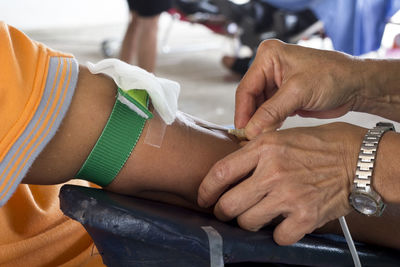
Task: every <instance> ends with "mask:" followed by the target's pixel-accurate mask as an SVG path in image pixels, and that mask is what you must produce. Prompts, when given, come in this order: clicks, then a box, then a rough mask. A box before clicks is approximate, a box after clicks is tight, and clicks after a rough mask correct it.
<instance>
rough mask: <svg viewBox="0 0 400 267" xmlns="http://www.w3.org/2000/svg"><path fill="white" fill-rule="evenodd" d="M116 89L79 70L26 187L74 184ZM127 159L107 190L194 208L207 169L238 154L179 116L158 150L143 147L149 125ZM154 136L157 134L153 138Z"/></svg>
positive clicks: (218, 136) (231, 144)
mask: <svg viewBox="0 0 400 267" xmlns="http://www.w3.org/2000/svg"><path fill="white" fill-rule="evenodd" d="M115 95H116V85H115V84H114V82H113V81H112V80H111V79H109V78H107V77H105V76H103V75H92V74H90V73H89V72H88V70H87V69H86V68H85V67H81V68H80V74H79V81H78V84H77V88H76V93H75V95H74V98H73V100H72V104H71V107H70V109H69V111H68V113H67V115H66V117H65V118H64V120H63V123H62V125H61V127H60V129H59V131H58V132H57V134H56V135H55V137H54V138H53V139H52V141H51V142H50V143H49V145H48V146H47V147H46V148H45V150H44V151H43V152H42V153H41V155H40V156H39V157H38V159H37V160H36V161H35V163H34V165H33V166H32V168H31V170H30V171H29V173H28V175H27V176H26V178H25V179H24V182H25V183H33V184H55V183H61V182H66V181H68V180H69V179H71V178H73V177H74V175H75V174H76V173H77V172H78V170H79V169H80V167H81V166H82V164H83V162H84V161H85V159H86V158H87V156H88V155H89V153H90V151H91V149H92V148H93V146H94V144H95V143H96V141H97V139H98V137H99V136H100V134H101V131H102V130H103V128H104V126H105V124H106V122H107V119H108V117H109V115H110V113H111V110H112V107H113V105H114V102H115ZM152 123H157V122H156V121H155V119H152V120H150V121H148V122H147V123H146V126H145V129H144V131H143V133H142V135H141V138H140V140H139V142H138V143H137V145H136V147H135V148H134V150H133V152H132V154H131V156H130V157H129V159H128V160H127V162H126V164H125V165H124V167H123V168H122V170H121V172H120V173H119V174H118V175H117V177H116V179H115V180H114V181H113V182H112V183H111V184H110V185H109V186H108V187H107V188H106V189H108V190H111V191H114V192H118V193H122V194H128V195H136V196H143V197H147V198H152V199H158V200H163V201H165V202H169V203H173V204H180V205H185V206H187V205H191V207H194V203H196V201H195V200H196V197H197V188H198V185H199V183H200V181H201V180H202V178H203V177H204V176H205V174H206V173H207V172H208V170H209V169H210V168H211V166H212V164H213V163H214V162H216V161H217V160H219V159H220V158H222V157H224V156H225V155H227V154H228V153H230V152H232V151H234V150H235V149H237V148H238V144H237V142H236V141H235V140H232V139H231V138H229V137H227V136H226V135H225V134H223V133H221V132H213V131H210V130H206V129H204V128H202V127H199V126H197V125H196V124H195V123H194V122H193V120H190V119H188V118H186V117H185V115H184V114H183V113H180V115H179V116H178V118H177V119H176V121H175V122H174V123H173V124H172V125H170V126H167V127H166V131H165V135H164V139H163V142H162V144H161V147H160V148H156V147H154V146H151V145H148V144H145V143H144V139H145V136H146V134H147V130H148V128H149V124H152ZM152 134H157V133H152Z"/></svg>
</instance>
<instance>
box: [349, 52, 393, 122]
mask: <svg viewBox="0 0 400 267" xmlns="http://www.w3.org/2000/svg"><path fill="white" fill-rule="evenodd" d="M357 61H358V62H357V65H356V68H357V69H359V78H358V80H359V82H358V84H359V86H358V89H357V96H356V104H355V105H354V106H353V110H354V111H360V112H366V113H370V114H375V115H379V116H382V117H385V118H389V119H392V120H396V121H399V120H400V115H399V114H400V113H399V112H400V92H399V90H398V84H399V82H400V79H399V75H400V71H399V66H400V65H399V64H400V61H396V60H376V59H363V60H357Z"/></svg>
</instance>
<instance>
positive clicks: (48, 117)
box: [0, 22, 78, 206]
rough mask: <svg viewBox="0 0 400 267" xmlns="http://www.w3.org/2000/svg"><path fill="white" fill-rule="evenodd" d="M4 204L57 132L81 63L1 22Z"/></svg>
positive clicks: (0, 179) (0, 200)
mask: <svg viewBox="0 0 400 267" xmlns="http://www.w3.org/2000/svg"><path fill="white" fill-rule="evenodd" d="M0 59H1V62H0V125H1V127H0V206H2V205H4V204H5V203H6V202H7V200H8V199H9V198H10V197H11V195H12V194H13V192H14V191H15V190H16V188H17V186H18V184H19V183H20V182H21V180H22V179H23V177H24V176H25V174H26V173H27V171H28V170H29V168H30V166H31V165H32V163H33V161H34V160H35V158H36V157H37V156H38V155H39V154H40V152H41V151H42V150H43V148H44V147H45V146H46V144H47V143H48V142H49V141H50V140H51V138H52V137H53V136H54V134H55V133H56V131H57V129H58V127H59V125H60V123H61V121H62V119H63V117H64V115H65V114H66V112H67V110H68V107H69V105H70V102H71V99H72V96H73V93H74V89H75V86H76V82H77V79H78V63H77V61H76V59H74V58H73V57H72V56H71V55H69V54H64V53H60V52H56V51H53V50H51V49H49V48H48V47H46V46H44V45H43V44H40V43H37V42H35V41H33V40H31V39H30V38H28V37H27V36H26V35H25V34H24V33H22V32H21V31H19V30H17V29H15V28H13V27H11V26H8V25H7V24H5V23H3V22H0Z"/></svg>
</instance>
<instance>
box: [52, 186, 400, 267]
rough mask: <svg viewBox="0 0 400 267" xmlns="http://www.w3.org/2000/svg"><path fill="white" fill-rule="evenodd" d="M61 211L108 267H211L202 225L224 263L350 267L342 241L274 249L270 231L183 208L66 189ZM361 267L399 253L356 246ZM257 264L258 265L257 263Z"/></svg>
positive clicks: (399, 257) (311, 238) (306, 241)
mask: <svg viewBox="0 0 400 267" xmlns="http://www.w3.org/2000/svg"><path fill="white" fill-rule="evenodd" d="M60 205H61V210H62V211H63V212H64V214H65V215H67V216H69V217H71V218H72V219H75V220H77V221H79V222H80V223H82V224H83V226H84V227H85V228H86V230H87V231H88V232H89V234H90V235H91V237H92V238H93V240H94V242H95V244H96V246H97V248H98V250H99V251H100V253H101V254H102V257H103V261H104V263H105V264H106V265H108V266H146V267H148V266H163V267H164V266H184V267H187V266H209V265H210V251H209V240H208V237H207V234H206V232H205V231H204V230H203V229H202V228H201V227H202V226H211V227H213V228H214V229H215V230H217V231H218V233H219V234H220V235H221V236H222V239H223V258H224V262H225V265H227V266H229V264H232V263H244V262H246V266H251V264H249V263H254V264H256V263H277V264H289V265H291V264H293V265H306V266H353V261H352V258H351V255H350V252H349V251H348V248H347V244H346V242H345V241H344V239H343V238H341V237H339V236H332V235H318V236H317V235H307V236H306V237H304V238H303V239H302V240H301V241H299V242H298V243H296V244H294V245H292V246H285V247H283V246H278V245H277V244H276V243H275V242H274V241H273V239H272V230H271V229H270V228H265V229H262V230H261V231H259V232H248V231H245V230H243V229H241V228H239V227H238V226H236V225H233V224H227V223H223V222H220V221H218V220H216V219H215V217H213V216H212V215H209V214H203V213H198V212H195V211H192V210H188V209H185V208H181V207H176V206H172V205H168V204H163V203H159V202H154V201H149V200H143V199H139V198H134V197H128V196H123V195H118V194H114V193H110V192H107V191H104V190H100V189H94V188H86V187H81V186H73V185H65V186H63V187H62V188H61V191H60ZM357 249H358V251H359V254H360V260H361V263H362V264H363V266H399V264H400V253H399V252H398V251H396V250H391V249H387V248H382V247H374V246H369V245H368V246H367V245H365V244H357ZM257 266H259V265H257Z"/></svg>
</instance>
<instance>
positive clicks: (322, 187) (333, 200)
mask: <svg viewBox="0 0 400 267" xmlns="http://www.w3.org/2000/svg"><path fill="white" fill-rule="evenodd" d="M365 133H366V129H364V128H360V127H358V126H354V125H351V124H346V123H332V124H327V125H323V126H319V127H310V128H293V129H287V130H281V131H275V132H268V133H265V134H262V135H260V136H259V137H258V138H256V139H254V140H252V141H250V142H249V143H248V144H247V145H245V146H244V147H242V148H241V149H240V150H238V151H236V152H234V153H232V154H230V155H228V156H226V157H225V158H224V159H222V160H220V161H219V162H217V163H216V164H215V165H214V166H213V167H212V168H211V170H210V171H209V173H208V174H207V176H206V177H205V179H204V180H203V182H202V183H201V185H200V187H199V192H198V204H199V205H200V206H202V207H209V206H211V205H213V204H215V207H214V214H215V215H216V216H217V217H218V218H219V219H221V220H224V221H227V220H231V219H233V218H235V217H237V221H238V223H239V225H240V226H241V227H242V228H244V229H247V230H250V231H257V230H258V229H260V228H261V227H263V226H264V225H266V224H268V223H269V222H270V221H271V220H272V219H274V218H275V217H277V216H279V215H282V216H283V217H284V218H285V219H284V220H283V221H282V222H281V223H280V224H279V225H278V226H277V227H276V228H275V231H274V240H275V241H276V242H277V243H278V244H280V245H289V244H292V243H295V242H297V241H298V240H300V239H301V238H302V237H303V236H304V235H305V234H307V233H311V232H312V231H314V230H315V229H316V228H319V227H321V226H323V225H324V224H326V223H327V222H329V221H331V220H334V219H336V218H338V217H340V216H344V215H346V214H347V213H349V212H350V211H351V208H350V205H349V201H348V195H349V192H350V185H351V184H352V180H353V175H354V171H355V166H356V163H357V155H358V150H359V147H360V144H361V141H362V138H363V136H364V134H365ZM243 177H248V178H246V179H244V178H243ZM226 190H227V191H226Z"/></svg>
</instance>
